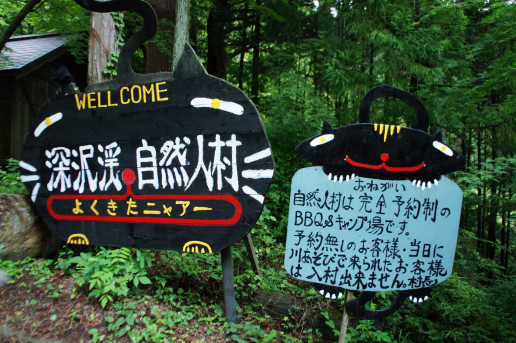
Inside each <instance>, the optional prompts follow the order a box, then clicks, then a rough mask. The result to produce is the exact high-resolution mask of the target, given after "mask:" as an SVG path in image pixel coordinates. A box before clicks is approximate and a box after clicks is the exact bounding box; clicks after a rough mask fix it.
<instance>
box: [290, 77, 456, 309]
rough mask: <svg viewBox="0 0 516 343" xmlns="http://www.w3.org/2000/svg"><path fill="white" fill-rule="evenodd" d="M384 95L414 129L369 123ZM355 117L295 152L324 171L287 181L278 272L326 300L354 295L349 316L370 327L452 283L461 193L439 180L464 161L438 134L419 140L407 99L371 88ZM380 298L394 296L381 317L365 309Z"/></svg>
mask: <svg viewBox="0 0 516 343" xmlns="http://www.w3.org/2000/svg"><path fill="white" fill-rule="evenodd" d="M385 96H390V97H394V98H398V99H400V100H402V101H404V102H405V103H407V104H408V105H410V106H411V107H412V108H413V109H414V110H415V111H416V113H417V116H418V124H417V128H416V129H411V128H407V127H401V126H398V125H391V124H388V125H384V124H372V123H369V107H370V105H371V103H372V102H373V101H374V100H375V99H377V98H380V97H385ZM359 119H360V124H355V125H347V126H343V127H339V128H336V129H333V128H332V127H331V126H330V124H329V123H327V122H325V123H324V125H323V129H322V132H321V134H319V135H317V136H315V137H312V138H310V139H308V140H306V141H304V142H303V143H301V144H300V145H299V146H298V147H297V148H296V151H297V153H298V154H299V155H300V156H301V157H304V158H306V159H308V160H309V161H311V162H313V163H314V164H318V165H320V166H321V167H311V168H305V169H302V170H300V171H298V172H297V173H296V175H295V176H294V179H293V181H292V193H291V199H290V212H289V225H288V233H287V253H286V256H285V267H286V269H287V271H288V272H289V273H290V274H291V275H292V276H294V277H296V278H299V279H301V280H305V281H310V282H314V283H315V284H316V288H317V289H318V290H319V292H320V293H321V294H322V295H324V296H325V297H327V298H334V299H335V298H338V297H340V296H342V293H343V292H344V290H345V289H349V290H355V291H361V292H362V293H361V296H360V297H359V298H357V299H354V300H352V301H349V302H348V303H347V305H346V308H347V310H348V312H349V313H350V314H351V315H352V316H355V317H361V318H370V319H371V318H380V317H384V316H387V315H389V314H391V313H393V312H394V311H395V310H396V309H397V308H399V306H401V304H402V303H403V301H404V300H405V298H407V297H410V299H411V300H412V301H414V302H421V301H424V300H426V299H427V298H428V295H429V293H430V287H431V286H434V285H436V284H438V283H440V282H442V281H444V280H445V279H446V278H448V277H449V276H450V274H451V270H452V266H453V258H454V253H455V245H456V239H457V233H458V225H459V218H460V208H461V202H462V192H461V191H460V189H459V188H458V186H457V185H455V184H454V183H453V182H452V181H451V180H449V179H447V178H446V177H444V176H442V175H444V174H447V173H450V172H453V171H456V170H459V169H461V168H463V167H464V164H465V160H464V157H463V156H462V155H461V154H460V153H458V152H457V151H455V150H454V149H452V148H450V147H448V146H447V145H445V144H444V143H443V141H442V135H441V133H440V132H438V133H436V134H434V135H429V134H427V133H426V131H427V130H428V113H427V112H426V109H425V108H424V106H423V105H422V104H421V102H419V100H418V99H417V98H415V97H414V96H413V95H411V94H410V93H408V92H405V91H402V90H399V89H396V88H394V87H390V86H380V87H377V88H374V89H372V90H371V91H369V92H368V93H367V94H366V96H365V97H364V99H363V101H362V103H361V106H360V116H359ZM382 290H383V291H387V290H400V293H399V295H398V298H397V299H396V300H395V302H394V304H393V305H392V306H391V307H389V308H388V309H386V310H380V311H370V310H366V309H365V306H364V305H365V303H366V302H368V301H369V300H371V299H372V297H373V296H374V293H375V292H376V291H382Z"/></svg>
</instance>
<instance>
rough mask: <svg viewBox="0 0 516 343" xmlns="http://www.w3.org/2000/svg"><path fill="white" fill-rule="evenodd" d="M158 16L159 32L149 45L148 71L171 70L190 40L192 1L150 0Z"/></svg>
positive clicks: (146, 64)
mask: <svg viewBox="0 0 516 343" xmlns="http://www.w3.org/2000/svg"><path fill="white" fill-rule="evenodd" d="M149 3H150V4H151V5H152V7H154V10H155V11H156V15H157V17H158V33H157V35H156V37H155V39H154V40H153V41H151V42H149V44H148V45H147V48H146V49H147V54H146V62H145V70H146V72H147V73H157V72H162V71H168V72H171V71H173V70H174V66H175V65H176V64H177V61H179V58H180V57H181V54H182V53H183V47H184V45H185V43H186V42H187V41H188V22H189V17H190V3H189V1H188V0H150V1H149Z"/></svg>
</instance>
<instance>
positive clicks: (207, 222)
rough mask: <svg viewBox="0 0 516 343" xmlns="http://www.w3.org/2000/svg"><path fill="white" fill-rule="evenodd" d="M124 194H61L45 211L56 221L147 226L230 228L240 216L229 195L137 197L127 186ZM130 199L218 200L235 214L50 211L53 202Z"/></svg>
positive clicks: (56, 196)
mask: <svg viewBox="0 0 516 343" xmlns="http://www.w3.org/2000/svg"><path fill="white" fill-rule="evenodd" d="M127 188H128V189H127V193H126V194H115V195H94V194H91V195H73V194H61V195H51V196H50V197H49V198H48V201H47V209H48V212H49V213H50V215H51V216H52V217H53V218H55V219H58V220H73V221H82V220H84V221H99V222H116V223H149V224H179V225H188V226H232V225H234V224H236V223H237V222H238V221H239V220H240V217H241V216H242V206H241V205H240V202H239V201H238V200H237V198H235V197H234V196H233V195H230V194H220V195H217V194H209V195H206V194H203V195H201V194H199V195H190V194H155V195H137V194H134V193H133V192H132V191H131V186H130V185H128V187H127ZM128 197H132V198H134V199H135V200H164V199H165V200H172V199H173V200H218V201H227V202H229V203H231V204H232V205H233V206H234V207H235V214H234V215H233V217H231V218H230V219H184V218H156V217H112V216H75V215H61V214H57V213H56V212H55V211H54V210H53V209H52V203H53V202H54V200H75V199H79V200H95V199H97V200H107V199H113V200H115V201H122V200H125V199H127V198H128Z"/></svg>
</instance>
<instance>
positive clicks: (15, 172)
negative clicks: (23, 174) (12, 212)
mask: <svg viewBox="0 0 516 343" xmlns="http://www.w3.org/2000/svg"><path fill="white" fill-rule="evenodd" d="M18 163H19V162H18V161H17V160H15V159H14V158H10V159H8V160H7V165H6V166H5V167H0V193H7V194H27V189H26V188H25V186H24V185H23V183H22V181H21V179H20V170H19V168H18Z"/></svg>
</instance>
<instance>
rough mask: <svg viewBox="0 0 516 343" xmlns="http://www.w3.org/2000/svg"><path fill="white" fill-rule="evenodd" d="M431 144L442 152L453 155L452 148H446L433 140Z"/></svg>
mask: <svg viewBox="0 0 516 343" xmlns="http://www.w3.org/2000/svg"><path fill="white" fill-rule="evenodd" d="M432 145H433V146H434V148H436V149H437V150H439V151H440V152H442V153H443V154H445V155H448V156H450V157H451V156H453V150H452V149H450V148H448V147H447V146H446V145H444V144H443V143H441V142H438V141H434V143H433V144H432Z"/></svg>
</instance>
